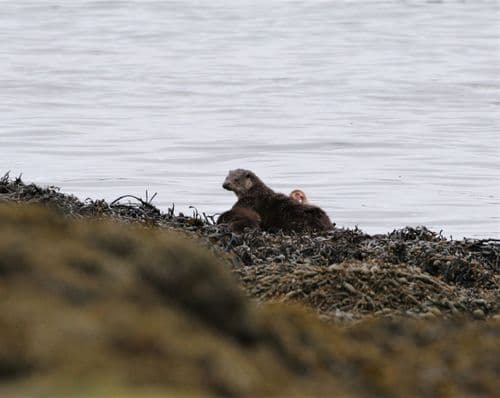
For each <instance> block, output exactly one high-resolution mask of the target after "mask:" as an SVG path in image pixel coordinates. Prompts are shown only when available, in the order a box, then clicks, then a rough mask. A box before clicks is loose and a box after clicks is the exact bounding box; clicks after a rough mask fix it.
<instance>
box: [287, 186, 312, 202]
mask: <svg viewBox="0 0 500 398" xmlns="http://www.w3.org/2000/svg"><path fill="white" fill-rule="evenodd" d="M289 196H290V197H291V198H292V199H293V200H295V201H296V202H299V203H302V204H303V205H307V204H309V201H308V200H307V196H306V194H305V193H304V191H302V190H300V189H294V190H293V191H292V192H290V195H289Z"/></svg>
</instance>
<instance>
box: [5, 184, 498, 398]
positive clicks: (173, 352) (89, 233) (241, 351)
mask: <svg viewBox="0 0 500 398" xmlns="http://www.w3.org/2000/svg"><path fill="white" fill-rule="evenodd" d="M125 199H133V203H130V202H129V203H125V204H124V203H121V202H122V201H123V200H125ZM0 202H5V203H0V297H1V300H0V396H2V397H3V396H5V397H9V398H10V397H12V398H18V397H19V398H20V397H42V396H51V397H80V396H81V397H84V396H92V397H109V396H120V397H134V398H139V397H152V398H153V397H160V396H161V397H206V396H218V397H219V396H228V397H254V396H286V397H294V396H295V397H308V396H311V397H312V396H322V397H323V396H333V395H337V396H342V397H401V396H404V397H417V396H427V397H472V396H477V397H490V396H491V397H493V396H495V394H496V393H497V392H498V391H499V390H500V380H499V377H498V374H500V361H499V359H498V347H499V346H500V319H499V318H500V316H499V305H500V304H499V301H500V300H499V299H500V297H499V289H498V285H499V258H500V245H499V242H498V241H496V240H461V241H455V240H448V239H445V238H444V237H442V236H440V235H439V234H436V233H433V232H431V231H429V230H427V229H425V228H423V227H422V228H405V229H403V230H398V231H394V232H392V233H389V234H385V235H375V236H369V235H366V234H364V233H362V232H361V231H359V230H347V229H336V230H334V231H332V232H330V233H324V234H317V235H283V234H266V233H262V232H256V231H253V232H248V233H245V234H242V235H235V234H232V233H231V232H230V231H228V230H227V229H225V228H224V227H223V226H216V225H213V224H214V223H213V217H210V216H207V215H204V214H201V215H200V214H198V212H197V211H196V210H194V212H193V215H192V216H190V217H187V216H184V215H175V214H174V209H173V208H172V209H170V210H169V211H167V212H166V213H162V212H160V211H159V210H158V209H157V208H156V207H154V206H153V205H152V204H151V203H150V201H148V200H142V199H140V198H135V197H128V198H127V197H123V198H120V200H117V201H114V202H112V203H107V202H105V201H101V200H98V201H94V200H86V201H84V202H82V201H80V200H79V199H77V198H76V197H74V196H71V195H65V194H62V193H60V192H59V191H58V189H56V188H53V187H49V188H41V187H39V186H37V185H34V184H25V183H23V182H22V181H21V179H20V178H15V179H11V178H9V176H8V175H7V176H5V177H3V178H2V179H0ZM26 204H31V205H30V206H26ZM33 205H34V206H33ZM40 205H43V206H40ZM43 207H48V208H49V210H47V209H43ZM116 221H119V222H116ZM124 224H132V225H124ZM210 252H212V253H210ZM213 253H215V254H216V255H215V256H214V255H213ZM318 314H319V317H318Z"/></svg>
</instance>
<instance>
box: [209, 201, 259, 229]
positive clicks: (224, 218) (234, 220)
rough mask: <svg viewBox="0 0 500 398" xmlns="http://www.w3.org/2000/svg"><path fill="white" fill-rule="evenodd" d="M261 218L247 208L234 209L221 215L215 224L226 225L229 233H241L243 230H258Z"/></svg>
mask: <svg viewBox="0 0 500 398" xmlns="http://www.w3.org/2000/svg"><path fill="white" fill-rule="evenodd" d="M260 222H261V218H260V216H259V214H258V213H257V212H256V211H255V210H252V209H250V208H248V207H234V206H233V208H232V209H231V210H228V211H226V212H224V213H222V214H221V215H220V216H219V218H218V219H217V224H228V225H229V228H230V229H231V231H233V232H235V233H238V234H239V233H242V232H244V231H245V228H249V229H259V227H260Z"/></svg>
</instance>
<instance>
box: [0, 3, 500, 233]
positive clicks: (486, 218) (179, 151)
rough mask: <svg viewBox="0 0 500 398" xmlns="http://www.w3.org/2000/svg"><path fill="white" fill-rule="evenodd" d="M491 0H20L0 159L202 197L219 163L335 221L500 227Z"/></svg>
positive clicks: (28, 170)
mask: <svg viewBox="0 0 500 398" xmlns="http://www.w3.org/2000/svg"><path fill="white" fill-rule="evenodd" d="M499 24H500V2H499V1H480V0H476V1H451V0H450V1H444V0H443V1H437V0H435V1H411V0H407V1H402V0H401V1H400V0H386V1H382V0H380V1H376V0H372V1H347V0H345V1H341V0H337V1H320V0H318V1H297V0H290V1H284V0H282V1H269V0H266V1H263V0H248V1H246V0H232V1H229V0H228V1H220V0H211V1H208V0H207V1H201V0H198V1H197V0H182V1H147V0H120V1H96V0H93V1H91V0H72V1H55V0H36V1H35V0H33V1H27V0H24V1H22V0H19V1H7V0H3V1H1V7H0V174H3V172H6V171H8V170H10V171H11V174H12V175H17V174H19V173H23V176H24V179H25V180H26V181H29V182H36V183H40V184H43V185H56V186H60V187H62V190H63V192H67V193H74V194H76V195H77V196H78V197H80V198H81V199H85V198H86V197H92V198H105V199H115V198H116V197H118V196H120V195H124V194H134V195H139V196H144V192H145V191H146V190H148V191H149V192H150V194H152V193H154V192H157V193H158V196H157V198H156V199H155V202H154V203H155V204H156V205H157V206H159V207H160V208H162V209H167V208H168V207H169V206H170V205H171V204H172V203H175V204H176V209H177V210H178V211H184V212H187V213H189V214H190V213H191V209H189V208H188V206H189V205H193V206H196V207H197V209H198V210H199V211H200V212H207V213H209V214H213V213H216V212H220V211H223V210H225V209H228V208H229V207H230V206H231V205H232V204H233V203H234V201H235V198H234V196H233V195H232V193H231V192H227V191H224V190H223V189H222V186H221V185H222V182H223V179H224V177H225V175H226V174H227V172H228V170H230V169H233V168H248V169H251V170H253V171H255V172H256V173H257V175H259V176H260V177H261V178H262V179H263V180H264V181H265V182H266V183H267V184H268V185H270V186H271V187H272V188H273V189H275V190H277V191H281V192H284V193H288V192H289V191H291V190H292V189H294V188H302V189H303V190H304V191H305V192H306V193H307V194H308V196H309V197H310V200H311V202H313V203H315V204H317V205H319V206H321V207H323V208H324V209H325V210H326V211H327V212H328V213H329V215H330V216H331V218H332V220H333V221H335V222H336V223H337V225H338V226H345V227H353V226H355V225H358V226H359V227H360V228H362V229H363V230H365V231H366V232H369V233H378V232H387V231H391V230H392V229H394V228H401V227H404V226H406V225H412V226H414V225H426V226H428V227H430V228H432V229H434V230H436V231H440V230H442V231H443V233H444V234H445V235H447V236H449V235H453V237H454V238H461V237H464V236H465V237H492V238H493V237H496V238H498V237H500V176H499V170H500V25H499Z"/></svg>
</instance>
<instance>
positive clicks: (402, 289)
mask: <svg viewBox="0 0 500 398" xmlns="http://www.w3.org/2000/svg"><path fill="white" fill-rule="evenodd" d="M127 198H128V199H133V200H134V202H133V203H130V201H129V202H128V203H126V204H123V203H121V202H120V201H121V200H123V199H127ZM2 200H3V201H14V202H22V203H42V204H45V205H50V206H51V207H53V208H56V209H58V210H59V211H61V212H62V213H63V214H65V215H67V216H71V217H75V218H81V217H90V218H94V219H95V218H111V219H114V220H119V221H123V222H127V223H140V224H142V225H144V226H147V227H153V226H154V227H160V228H164V229H168V230H175V231H180V232H182V233H187V234H189V235H193V236H196V237H198V238H201V239H202V241H204V242H205V245H206V246H207V247H209V248H210V249H212V250H214V251H223V252H227V253H230V254H232V261H230V264H231V268H232V271H233V272H234V273H235V274H236V275H238V277H239V279H240V281H241V283H242V285H243V287H244V288H245V290H246V291H247V293H248V294H249V295H250V296H251V297H254V298H256V299H261V300H277V301H295V302H300V303H302V304H305V305H307V306H310V307H312V308H314V309H316V310H317V311H319V312H320V314H321V315H322V316H324V317H326V318H329V319H332V320H342V319H348V320H350V319H358V318H360V317H363V316H367V315H384V316H398V315H405V316H411V317H433V316H437V315H448V314H451V315H452V314H459V313H466V314H470V315H472V316H474V317H476V318H479V319H482V318H485V317H488V316H492V315H498V313H499V310H500V289H499V285H500V277H499V276H500V240H495V239H482V240H472V239H463V240H448V239H446V238H445V237H443V236H441V235H440V234H437V233H435V232H432V231H430V230H428V229H427V228H425V227H418V228H409V227H407V228H404V229H401V230H395V231H393V232H391V233H388V234H384V235H373V236H370V235H367V234H365V233H363V232H362V231H361V230H359V229H354V230H350V229H335V230H334V231H332V232H329V233H322V234H310V235H309V234H308V235H301V234H289V235H285V234H280V233H278V234H269V233H265V232H260V231H249V232H247V233H245V234H241V235H236V234H233V233H231V232H230V231H229V230H227V229H226V228H224V226H217V225H214V217H211V216H207V215H205V214H199V213H198V212H197V211H196V209H194V210H193V215H192V216H191V217H187V216H184V215H182V214H179V215H175V214H174V208H173V207H172V208H171V209H169V210H168V211H167V212H166V213H162V212H161V211H160V210H159V209H157V208H156V207H155V206H153V205H152V204H151V201H146V200H142V199H140V198H137V197H134V196H131V195H127V196H124V197H121V198H119V200H115V201H114V202H112V203H107V202H106V201H104V200H90V199H87V200H86V201H85V202H82V201H80V200H79V199H78V198H76V197H75V196H72V195H65V194H62V193H60V192H59V190H58V189H57V188H54V187H48V188H40V187H39V186H37V185H35V184H25V183H23V182H22V180H21V179H20V178H16V179H9V176H8V175H6V176H4V177H3V178H2V179H1V180H0V201H2Z"/></svg>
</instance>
